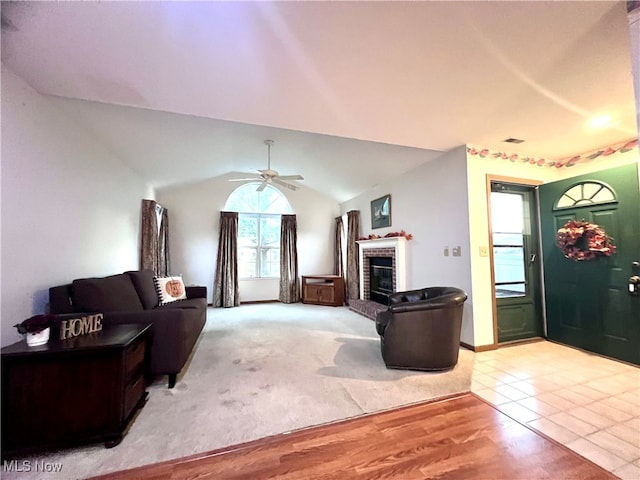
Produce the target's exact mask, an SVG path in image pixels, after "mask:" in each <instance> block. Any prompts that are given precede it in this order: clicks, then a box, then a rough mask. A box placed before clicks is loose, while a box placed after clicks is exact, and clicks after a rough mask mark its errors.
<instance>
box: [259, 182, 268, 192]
mask: <svg viewBox="0 0 640 480" xmlns="http://www.w3.org/2000/svg"><path fill="white" fill-rule="evenodd" d="M267 183H269V182H267V181H266V180H265V181H264V182H262V183H261V184H260V186H259V187H258V188H256V192H261V191H263V190H264V189H265V188H267Z"/></svg>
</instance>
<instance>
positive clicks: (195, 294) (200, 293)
mask: <svg viewBox="0 0 640 480" xmlns="http://www.w3.org/2000/svg"><path fill="white" fill-rule="evenodd" d="M185 290H186V292H187V298H205V299H206V298H207V287H201V286H191V287H185Z"/></svg>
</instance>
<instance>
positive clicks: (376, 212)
mask: <svg viewBox="0 0 640 480" xmlns="http://www.w3.org/2000/svg"><path fill="white" fill-rule="evenodd" d="M390 226H391V194H387V195H385V196H384V197H380V198H376V199H375V200H372V201H371V228H384V227H390Z"/></svg>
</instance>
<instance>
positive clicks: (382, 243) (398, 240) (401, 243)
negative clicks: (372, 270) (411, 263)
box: [357, 237, 407, 300]
mask: <svg viewBox="0 0 640 480" xmlns="http://www.w3.org/2000/svg"><path fill="white" fill-rule="evenodd" d="M357 243H358V246H359V247H360V248H359V249H358V250H359V252H358V257H359V260H360V298H361V299H363V300H364V299H365V291H364V285H365V281H364V279H365V271H364V268H363V266H364V264H365V262H364V258H365V251H368V252H367V253H368V254H370V253H373V252H371V251H372V250H381V249H385V250H386V249H392V251H393V257H394V259H395V261H394V264H395V283H396V287H395V290H396V291H397V292H402V291H404V290H406V289H407V239H406V238H405V237H389V238H373V239H371V240H358V242H357ZM367 275H368V272H367Z"/></svg>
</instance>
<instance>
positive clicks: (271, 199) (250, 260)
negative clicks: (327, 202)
mask: <svg viewBox="0 0 640 480" xmlns="http://www.w3.org/2000/svg"><path fill="white" fill-rule="evenodd" d="M258 186H260V183H254V182H252V183H245V184H244V185H241V186H240V187H238V188H236V189H235V190H234V191H233V192H231V195H229V198H227V202H226V203H225V207H224V209H225V210H226V211H228V212H238V276H239V278H244V279H247V278H277V277H279V276H280V215H282V214H288V213H293V212H292V210H291V205H290V204H289V201H288V200H287V197H285V196H284V194H283V193H282V192H281V191H280V190H278V189H277V188H275V187H273V186H271V185H267V186H266V187H265V189H264V190H262V191H261V192H258V191H256V189H257V188H258Z"/></svg>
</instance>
